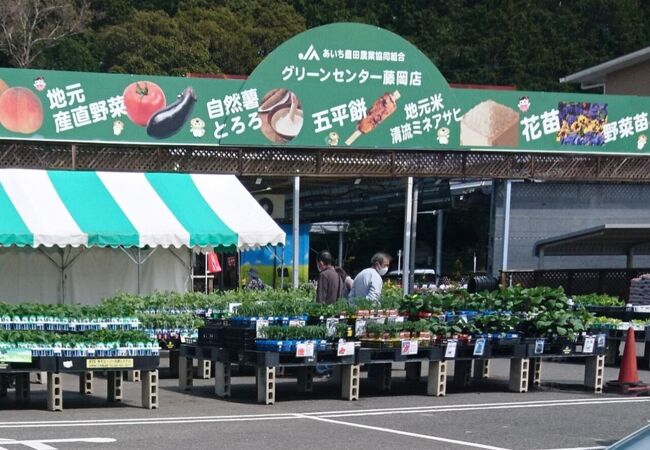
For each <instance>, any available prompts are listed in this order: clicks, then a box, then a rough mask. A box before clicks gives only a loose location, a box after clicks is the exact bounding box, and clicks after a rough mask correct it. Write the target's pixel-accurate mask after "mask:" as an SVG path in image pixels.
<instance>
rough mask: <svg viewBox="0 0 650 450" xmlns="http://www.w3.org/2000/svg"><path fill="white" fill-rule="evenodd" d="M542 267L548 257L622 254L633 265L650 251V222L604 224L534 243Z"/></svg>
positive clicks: (628, 264)
mask: <svg viewBox="0 0 650 450" xmlns="http://www.w3.org/2000/svg"><path fill="white" fill-rule="evenodd" d="M534 251H535V255H536V256H538V257H539V264H540V269H541V268H542V267H543V260H544V257H545V256H593V255H621V256H623V255H624V256H626V257H627V268H632V266H633V263H634V255H648V254H650V224H603V225H599V226H597V227H592V228H587V229H584V230H579V231H575V232H572V233H567V234H563V235H560V236H555V237H552V238H548V239H543V240H541V241H538V242H537V243H535V250H534Z"/></svg>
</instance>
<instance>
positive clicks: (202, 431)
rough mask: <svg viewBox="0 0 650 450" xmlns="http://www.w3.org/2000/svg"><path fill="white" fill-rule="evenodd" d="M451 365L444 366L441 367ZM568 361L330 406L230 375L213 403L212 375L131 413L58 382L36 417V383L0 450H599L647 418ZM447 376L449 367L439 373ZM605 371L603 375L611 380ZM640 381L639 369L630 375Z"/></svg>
mask: <svg viewBox="0 0 650 450" xmlns="http://www.w3.org/2000/svg"><path fill="white" fill-rule="evenodd" d="M452 366H453V365H452ZM583 370H584V367H583V366H582V365H581V364H579V363H570V364H569V363H562V364H560V363H553V362H545V364H544V368H543V376H542V381H543V385H542V387H541V388H539V389H535V390H531V391H529V392H528V393H523V394H519V393H512V392H509V391H508V390H507V376H508V366H507V364H506V363H505V362H498V361H493V365H492V368H491V377H490V379H489V380H482V381H477V382H476V383H474V384H473V385H472V387H471V388H470V389H468V390H454V389H453V388H451V386H450V387H448V390H447V395H446V396H445V397H428V396H426V395H425V393H426V383H425V381H422V382H420V383H413V382H406V381H405V380H404V371H403V370H402V369H401V368H400V367H399V366H397V365H396V366H395V368H394V370H393V385H392V388H391V391H390V392H387V393H385V392H379V391H377V390H375V389H374V387H373V386H372V385H371V384H370V383H368V382H366V381H365V380H362V383H361V398H360V400H358V401H354V402H347V401H344V400H339V399H338V397H339V387H338V386H337V385H336V384H335V383H332V382H330V381H328V380H326V379H322V380H320V379H318V380H316V381H315V384H314V392H313V393H310V394H298V393H296V391H295V380H293V379H290V378H286V379H282V378H280V379H279V380H278V385H277V393H276V404H275V405H270V406H264V405H258V404H256V390H255V385H254V378H253V377H247V376H241V377H234V379H233V387H232V398H231V399H228V400H222V399H218V398H217V397H215V396H214V393H213V381H212V380H194V389H193V390H192V391H191V392H186V393H182V392H180V391H179V388H178V381H177V380H175V379H161V380H160V408H159V409H156V410H144V409H142V408H139V406H140V387H139V385H138V384H137V383H129V382H125V384H124V388H125V392H124V400H123V401H122V402H121V403H118V404H108V403H107V402H106V400H105V398H106V383H105V382H104V381H105V380H103V379H101V378H96V380H95V381H96V382H95V390H94V394H93V395H92V396H83V395H81V394H79V393H78V392H77V385H78V379H77V378H76V377H73V376H68V375H65V376H64V383H65V396H64V411H62V412H49V411H46V410H45V408H46V396H45V386H44V385H39V384H32V385H31V387H32V401H31V403H30V404H29V405H28V406H26V407H21V408H16V405H15V403H14V402H13V398H12V397H13V395H12V394H13V392H12V391H11V390H10V391H9V396H8V397H7V398H2V399H0V449H20V448H33V449H39V450H49V449H107V450H110V449H111V448H120V449H177V448H181V447H185V448H196V449H208V448H228V449H230V448H232V449H259V448H266V449H276V448H277V449H280V448H281V449H286V448H312V449H320V448H323V449H350V448H355V449H365V448H368V449H377V448H409V449H420V448H423V449H424V448H427V449H473V448H474V449H476V448H478V449H494V450H496V449H513V450H514V449H522V450H524V449H525V450H528V449H530V450H532V449H574V450H577V449H581V450H585V449H594V450H595V449H599V448H604V447H605V446H607V445H608V444H610V443H612V442H614V441H616V440H617V439H618V438H620V437H622V436H624V435H626V434H628V433H630V432H632V431H634V430H635V429H637V428H640V427H641V426H643V425H645V424H647V423H648V421H649V420H650V397H623V396H619V395H614V394H603V395H596V394H593V393H589V392H587V391H585V390H584V389H583V388H582V387H581V382H582V376H583ZM450 372H451V373H453V367H452V369H451V371H450ZM617 375H618V369H617V368H606V379H615V378H616V377H617ZM639 376H640V378H641V379H642V380H643V379H645V380H646V381H650V371H648V370H639Z"/></svg>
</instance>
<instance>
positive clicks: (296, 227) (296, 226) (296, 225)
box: [293, 177, 300, 289]
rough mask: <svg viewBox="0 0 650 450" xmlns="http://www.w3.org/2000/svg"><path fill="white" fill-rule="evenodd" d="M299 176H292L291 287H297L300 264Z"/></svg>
mask: <svg viewBox="0 0 650 450" xmlns="http://www.w3.org/2000/svg"><path fill="white" fill-rule="evenodd" d="M299 233H300V177H293V288H294V289H298V284H299V283H298V281H299V280H298V276H299V271H298V269H299V264H300V260H299V257H300V236H299Z"/></svg>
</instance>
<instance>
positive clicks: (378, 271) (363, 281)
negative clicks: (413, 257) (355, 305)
mask: <svg viewBox="0 0 650 450" xmlns="http://www.w3.org/2000/svg"><path fill="white" fill-rule="evenodd" d="M390 260H391V258H390V256H389V255H388V254H386V253H383V252H379V253H375V255H374V256H373V257H372V259H371V260H370V267H368V268H367V269H363V270H362V271H361V272H359V274H358V275H357V276H356V277H355V278H354V281H353V282H352V289H350V295H349V296H348V299H349V300H350V301H351V302H354V299H356V298H365V299H368V300H372V301H375V302H379V297H380V296H381V288H382V286H383V281H382V279H381V277H383V276H384V275H386V272H388V266H389V265H390Z"/></svg>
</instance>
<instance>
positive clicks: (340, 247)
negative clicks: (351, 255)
mask: <svg viewBox="0 0 650 450" xmlns="http://www.w3.org/2000/svg"><path fill="white" fill-rule="evenodd" d="M339 267H343V230H339Z"/></svg>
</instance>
